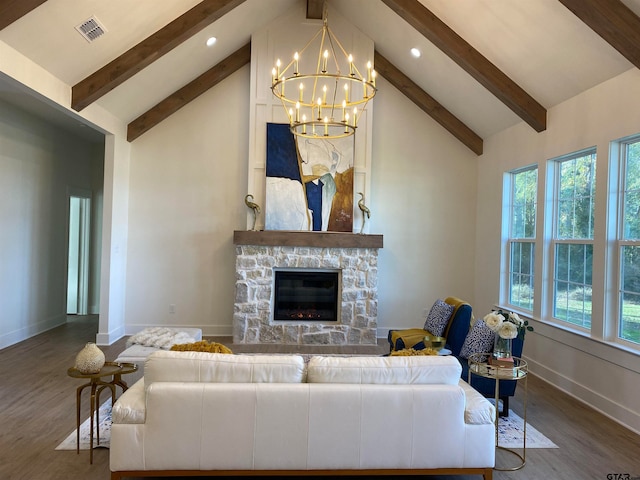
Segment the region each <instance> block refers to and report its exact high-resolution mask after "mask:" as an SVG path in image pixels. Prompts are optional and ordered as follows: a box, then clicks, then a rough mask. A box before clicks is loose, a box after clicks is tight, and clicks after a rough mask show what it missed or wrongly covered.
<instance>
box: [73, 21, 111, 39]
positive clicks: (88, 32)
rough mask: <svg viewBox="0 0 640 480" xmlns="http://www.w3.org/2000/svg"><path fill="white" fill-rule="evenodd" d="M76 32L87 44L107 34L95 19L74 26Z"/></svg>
mask: <svg viewBox="0 0 640 480" xmlns="http://www.w3.org/2000/svg"><path fill="white" fill-rule="evenodd" d="M76 30H77V31H78V33H80V35H82V36H83V37H84V39H85V40H86V41H87V42H93V41H94V40H96V39H97V38H99V37H101V36H102V35H104V34H105V33H107V29H106V28H104V27H103V26H102V24H101V23H100V21H99V20H98V19H97V18H96V17H91V18H90V19H88V20H86V21H84V22H82V23H81V24H80V25H78V26H76Z"/></svg>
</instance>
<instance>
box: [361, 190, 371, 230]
mask: <svg viewBox="0 0 640 480" xmlns="http://www.w3.org/2000/svg"><path fill="white" fill-rule="evenodd" d="M358 195H360V200H358V208H359V209H360V211H361V212H362V226H361V227H360V233H362V231H363V230H364V222H366V220H367V218H371V210H369V208H368V207H367V206H366V205H365V204H364V193H362V192H358Z"/></svg>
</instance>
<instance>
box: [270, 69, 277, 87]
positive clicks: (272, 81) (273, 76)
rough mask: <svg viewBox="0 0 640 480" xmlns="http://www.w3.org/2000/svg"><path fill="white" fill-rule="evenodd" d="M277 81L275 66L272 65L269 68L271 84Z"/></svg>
mask: <svg viewBox="0 0 640 480" xmlns="http://www.w3.org/2000/svg"><path fill="white" fill-rule="evenodd" d="M277 81H278V78H277V77H276V67H273V68H272V69H271V84H272V85H275V84H276V82H277Z"/></svg>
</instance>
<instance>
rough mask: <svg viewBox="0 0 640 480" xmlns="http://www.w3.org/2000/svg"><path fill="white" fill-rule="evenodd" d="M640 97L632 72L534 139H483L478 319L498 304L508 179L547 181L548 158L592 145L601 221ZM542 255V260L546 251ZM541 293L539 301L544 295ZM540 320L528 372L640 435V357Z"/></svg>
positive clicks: (551, 120)
mask: <svg viewBox="0 0 640 480" xmlns="http://www.w3.org/2000/svg"><path fill="white" fill-rule="evenodd" d="M638 98H640V71H638V70H637V69H632V70H629V71H627V72H626V73H624V74H622V75H620V76H619V77H617V78H614V79H612V80H610V81H607V82H605V83H603V84H601V85H599V86H597V87H594V88H592V89H590V90H588V91H586V92H584V93H583V94H581V95H578V96H576V97H574V98H572V99H570V100H568V101H566V102H564V103H562V104H560V105H558V106H556V107H554V108H551V109H549V111H548V117H547V122H548V126H547V130H546V131H545V132H543V133H536V132H534V131H533V130H532V129H531V128H529V127H528V126H526V125H525V124H524V123H523V124H520V125H517V126H515V127H513V128H510V129H508V130H505V131H503V132H501V133H499V134H497V135H495V136H493V137H492V138H490V139H487V140H486V141H485V148H484V151H485V153H484V155H483V156H482V158H480V160H479V161H480V163H481V165H482V167H481V168H480V169H479V170H478V196H477V199H478V207H477V235H476V251H477V252H482V254H481V255H480V254H478V255H476V257H475V258H476V271H475V285H476V289H475V292H476V294H475V304H474V311H475V314H476V316H479V315H484V313H486V312H488V311H489V309H490V308H491V307H492V306H493V305H494V304H496V303H497V302H499V301H500V298H499V293H500V292H499V279H500V222H501V217H500V214H499V212H500V211H501V209H502V204H501V201H502V178H503V173H504V172H506V171H509V170H512V169H514V168H518V167H523V166H527V165H531V164H538V166H539V169H540V171H539V176H538V178H539V182H543V180H544V178H545V165H546V161H547V160H548V159H551V158H555V157H558V156H561V155H563V154H567V153H571V152H574V151H577V150H580V149H583V148H586V147H592V146H595V147H596V148H597V193H596V209H597V210H598V212H599V213H598V215H603V214H604V213H605V211H606V200H607V198H606V180H607V176H608V168H609V147H610V142H611V141H612V140H616V139H619V138H621V137H624V136H628V135H632V134H637V133H639V132H640V110H639V109H638V108H637V99H638ZM540 188H542V186H541V187H540ZM539 208H542V205H540V207H539ZM538 218H540V217H538ZM600 218H602V217H600ZM595 228H596V233H595V238H596V240H595V242H596V243H595V249H596V250H598V249H604V248H606V245H605V242H604V228H605V226H604V225H603V224H602V223H599V224H598V222H597V224H596V226H595ZM537 255H538V258H541V256H540V255H541V250H538V253H537ZM541 267H542V264H541V262H539V263H537V267H536V268H537V271H538V272H540V270H541ZM596 269H600V270H599V271H600V272H602V271H603V267H602V265H598V264H597V262H596V263H594V272H595V271H596ZM597 282H600V283H601V284H603V285H604V283H605V281H604V280H603V278H602V276H600V278H595V276H594V285H595V284H596V283H597ZM594 291H595V289H594ZM537 295H538V299H539V296H540V294H539V293H538V294H537ZM538 310H539V309H538ZM594 313H595V312H594ZM543 317H544V315H543V314H540V313H538V312H536V315H534V322H533V323H534V327H535V332H533V333H531V334H529V335H527V340H526V343H525V350H524V355H525V356H526V358H527V359H528V360H529V362H530V368H531V371H532V372H534V373H535V374H536V375H539V376H541V377H542V378H544V379H545V380H547V381H549V382H551V383H553V384H554V385H556V386H558V387H560V388H561V389H563V390H565V391H567V392H568V393H570V394H572V395H575V396H576V397H578V398H580V399H581V400H583V401H586V402H587V403H589V404H591V405H592V406H594V407H595V408H597V409H599V410H601V411H602V412H604V413H605V414H607V415H609V416H611V417H612V418H614V419H616V420H618V421H619V422H621V423H622V424H624V425H627V426H629V427H630V428H632V429H633V430H635V431H638V432H640V403H639V402H638V398H640V357H639V356H638V355H637V354H633V353H630V352H627V351H624V350H622V349H620V348H616V347H614V346H613V344H611V343H609V342H607V341H606V339H605V338H604V336H603V335H602V336H601V337H602V338H600V339H591V338H588V337H585V336H583V335H580V334H579V333H576V332H570V331H565V330H561V329H560V328H558V327H556V326H554V325H552V324H550V323H548V322H546V321H545V319H544V318H543ZM602 317H603V314H602V311H600V317H599V318H598V316H597V315H594V319H593V330H594V332H596V336H597V335H598V333H597V332H598V329H602V328H601V326H602V323H603V322H602Z"/></svg>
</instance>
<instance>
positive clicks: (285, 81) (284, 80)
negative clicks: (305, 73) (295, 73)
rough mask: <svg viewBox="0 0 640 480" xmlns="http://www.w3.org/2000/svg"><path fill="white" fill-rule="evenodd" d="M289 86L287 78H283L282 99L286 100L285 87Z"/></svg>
mask: <svg viewBox="0 0 640 480" xmlns="http://www.w3.org/2000/svg"><path fill="white" fill-rule="evenodd" d="M286 84H287V77H285V76H284V75H283V76H282V98H285V94H284V86H285V85H286Z"/></svg>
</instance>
